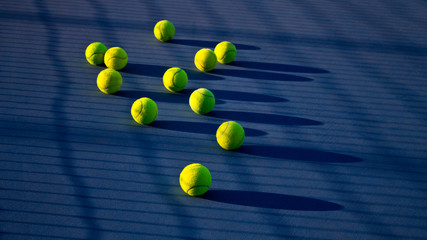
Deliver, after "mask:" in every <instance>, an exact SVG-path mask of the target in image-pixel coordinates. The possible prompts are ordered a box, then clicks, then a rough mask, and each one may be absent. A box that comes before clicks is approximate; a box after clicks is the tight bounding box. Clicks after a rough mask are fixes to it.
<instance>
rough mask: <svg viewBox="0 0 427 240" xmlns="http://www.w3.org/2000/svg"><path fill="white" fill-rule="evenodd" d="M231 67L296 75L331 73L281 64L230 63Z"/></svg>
mask: <svg viewBox="0 0 427 240" xmlns="http://www.w3.org/2000/svg"><path fill="white" fill-rule="evenodd" d="M230 65H233V66H237V67H242V68H250V69H259V70H264V71H277V72H295V73H329V71H326V70H324V69H320V68H313V67H304V66H296V65H288V64H279V63H266V62H252V61H234V62H232V63H230Z"/></svg>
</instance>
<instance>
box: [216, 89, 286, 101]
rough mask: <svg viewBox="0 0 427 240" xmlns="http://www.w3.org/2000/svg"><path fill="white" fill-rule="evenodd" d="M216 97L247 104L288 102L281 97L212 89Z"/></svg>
mask: <svg viewBox="0 0 427 240" xmlns="http://www.w3.org/2000/svg"><path fill="white" fill-rule="evenodd" d="M211 90H212V93H213V94H214V95H215V99H224V100H235V101H245V102H287V101H288V100H287V99H284V98H281V97H274V96H269V95H265V94H259V93H251V92H241V91H240V92H238V91H230V90H215V89H211Z"/></svg>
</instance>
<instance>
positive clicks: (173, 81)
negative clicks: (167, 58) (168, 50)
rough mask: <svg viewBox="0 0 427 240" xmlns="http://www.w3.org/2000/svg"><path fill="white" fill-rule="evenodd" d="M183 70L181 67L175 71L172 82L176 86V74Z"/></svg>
mask: <svg viewBox="0 0 427 240" xmlns="http://www.w3.org/2000/svg"><path fill="white" fill-rule="evenodd" d="M181 71H182V69H179V70H178V71H177V72H176V73H174V74H173V76H172V84H173V86H174V87H177V85H176V84H175V76H176V75H177V74H178V73H179V72H181Z"/></svg>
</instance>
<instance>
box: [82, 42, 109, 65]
mask: <svg viewBox="0 0 427 240" xmlns="http://www.w3.org/2000/svg"><path fill="white" fill-rule="evenodd" d="M106 51H107V47H106V46H105V45H104V44H102V43H100V42H94V43H91V44H89V46H87V48H86V51H85V56H86V60H87V61H88V62H89V63H90V64H92V65H101V64H103V63H104V55H105V52H106Z"/></svg>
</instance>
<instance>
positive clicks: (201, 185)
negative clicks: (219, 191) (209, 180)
mask: <svg viewBox="0 0 427 240" xmlns="http://www.w3.org/2000/svg"><path fill="white" fill-rule="evenodd" d="M198 187H207V188H209V186H208V185H196V186H193V187H191V188H189V189H188V190H187V193H188V192H189V191H190V190H191V189H193V188H198Z"/></svg>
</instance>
